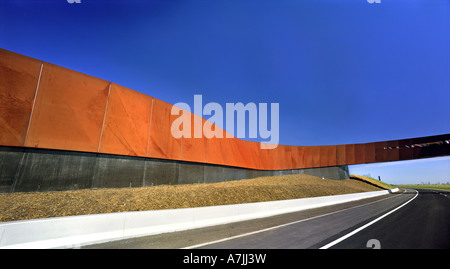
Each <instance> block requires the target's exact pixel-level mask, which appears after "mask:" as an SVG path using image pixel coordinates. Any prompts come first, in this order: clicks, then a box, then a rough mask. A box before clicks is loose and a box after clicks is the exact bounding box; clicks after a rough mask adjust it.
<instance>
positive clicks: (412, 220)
mask: <svg viewBox="0 0 450 269" xmlns="http://www.w3.org/2000/svg"><path fill="white" fill-rule="evenodd" d="M368 246H369V247H371V248H392V249H395V248H407V249H413V248H431V249H436V248H450V192H445V191H432V190H401V192H399V193H395V194H389V195H385V196H382V197H377V198H371V199H364V200H360V201H355V202H350V203H345V204H340V205H335V206H328V207H323V208H318V209H313V210H305V211H300V212H295V213H290V214H284V215H279V216H274V217H270V218H262V219H256V220H251V221H244V222H239V223H231V224H226V225H219V226H214V227H207V228H201V229H195V230H189V231H182V232H175V233H168V234H161V235H153V236H146V237H140V238H134V239H127V240H122V241H116V242H109V243H105V244H98V245H92V246H86V248H135V249H136V248H189V249H193V248H196V249H198V248H201V249H307V248H312V249H318V248H349V249H358V248H367V247H368Z"/></svg>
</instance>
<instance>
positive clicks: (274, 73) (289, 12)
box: [0, 0, 450, 179]
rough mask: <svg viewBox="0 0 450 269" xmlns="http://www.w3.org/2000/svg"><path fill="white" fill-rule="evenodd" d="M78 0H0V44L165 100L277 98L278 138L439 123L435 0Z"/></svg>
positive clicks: (410, 129)
mask: <svg viewBox="0 0 450 269" xmlns="http://www.w3.org/2000/svg"><path fill="white" fill-rule="evenodd" d="M81 1H82V3H81V4H69V3H67V1H66V0H51V1H50V0H47V1H44V0H42V1H31V0H28V1H25V0H24V1H20V0H6V1H5V0H2V2H0V47H2V48H4V49H8V50H11V51H14V52H18V53H21V54H24V55H27V56H31V57H34V58H38V59H41V60H44V61H47V62H51V63H54V64H57V65H61V66H64V67H67V68H70V69H73V70H77V71H80V72H83V73H86V74H89V75H92V76H95V77H99V78H102V79H105V80H108V81H112V82H115V83H117V84H120V85H123V86H126V87H128V88H131V89H134V90H136V91H140V92H143V93H146V94H148V95H151V96H154V97H156V98H159V99H161V100H164V101H166V102H169V103H172V104H175V103H177V102H186V103H190V104H191V105H193V96H194V94H202V95H203V102H204V103H207V102H218V103H220V104H222V105H223V107H225V103H226V102H232V103H236V102H243V103H244V104H246V103H249V102H254V103H274V102H276V103H279V104H280V144H287V145H335V144H346V143H363V142H374V141H381V140H390V139H402V138H410V137H418V136H428V135H436V134H444V133H449V132H450V120H449V117H448V115H450V105H449V100H450V90H449V89H450V76H449V74H450V1H448V0H381V4H369V3H368V2H367V1H366V0H305V1H302V0H295V1H294V0H290V1H289V0H286V1H283V0H278V1H276V0H271V1H269V0H196V1H189V0H183V1H171V0H161V1H137V0H135V1H132V0H127V1H125V0H123V1H118V0H108V1H106V0H105V1H100V0H98V1H94V0H81ZM142 2H145V3H142ZM447 167H448V166H447ZM448 171H449V170H448V169H447V172H448ZM448 174H449V173H447V175H448ZM373 176H374V175H373ZM449 179H450V178H449Z"/></svg>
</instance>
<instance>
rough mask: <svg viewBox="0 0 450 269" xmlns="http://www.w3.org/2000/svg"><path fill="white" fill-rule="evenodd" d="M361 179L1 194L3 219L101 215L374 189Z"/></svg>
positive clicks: (260, 180)
mask: <svg viewBox="0 0 450 269" xmlns="http://www.w3.org/2000/svg"><path fill="white" fill-rule="evenodd" d="M375 190H380V188H378V187H375V186H373V185H370V184H367V183H365V182H363V181H360V180H355V179H347V180H330V179H321V178H318V177H314V176H310V175H305V174H299V175H285V176H273V177H260V178H254V179H244V180H237V181H227V182H220V183H209V184H189V185H161V186H152V187H141V188H121V189H85V190H75V191H58V192H41V193H8V194H0V222H6V221H15V220H24V219H36V218H49V217H61V216H73V215H87V214H99V213H112V212H125V211H143V210H159V209H171V208H187V207H200V206H214V205H225V204H239V203H253V202H262V201H275V200H285V199H296V198H305V197H316V196H325V195H336V194H347V193H356V192H365V191H375Z"/></svg>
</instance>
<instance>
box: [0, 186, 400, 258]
mask: <svg viewBox="0 0 450 269" xmlns="http://www.w3.org/2000/svg"><path fill="white" fill-rule="evenodd" d="M397 191H398V188H396V189H392V190H383V191H373V192H362V193H353V194H343V195H332V196H321V197H313V198H302V199H292V200H282V201H272V202H259V203H248V204H236V205H222V206H208V207H196V208H182V209H167V210H152V211H136V212H121V213H108V214H96V215H83V216H70V217H57V218H47V219H36V220H26V221H12V222H4V223H0V248H15V249H18V248H33V249H36V248H73V247H79V246H83V245H89V244H94V243H101V242H108V241H114V240H121V239H126V238H132V237H138V236H145V235H152V234H159V233H167V232H174V231H181V230H188V229H195V228H201V227H207V226H212V225H219V224H225V223H231V222H237V221H243V220H249V219H255V218H262V217H269V216H274V215H279V214H284V213H290V212H295V211H301V210H305V209H312V208H317V207H322V206H327V205H332V204H339V203H345V202H350V201H355V200H360V199H364V198H370V197H375V196H380V195H384V194H388V193H391V192H397Z"/></svg>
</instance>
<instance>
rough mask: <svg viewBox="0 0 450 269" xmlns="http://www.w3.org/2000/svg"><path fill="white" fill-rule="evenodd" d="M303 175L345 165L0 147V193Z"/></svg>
mask: <svg viewBox="0 0 450 269" xmlns="http://www.w3.org/2000/svg"><path fill="white" fill-rule="evenodd" d="M303 173H306V174H311V175H314V176H318V177H324V178H329V179H345V178H348V177H349V174H348V168H347V166H335V167H321V168H308V169H291V170H254V169H248V168H239V167H231V166H221V165H214V164H204V163H194V162H183V161H175V160H163V159H153V158H143V157H133V156H122V155H110V154H101V153H87V152H76V151H63V150H47V149H37V148H19V147H0V193H8V192H40V191H61V190H76V189H86V188H122V187H143V186H153V185H161V184H171V185H175V184H190V183H212V182H220V181H228V180H239V179H246V178H255V177H260V176H272V175H285V174H303Z"/></svg>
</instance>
